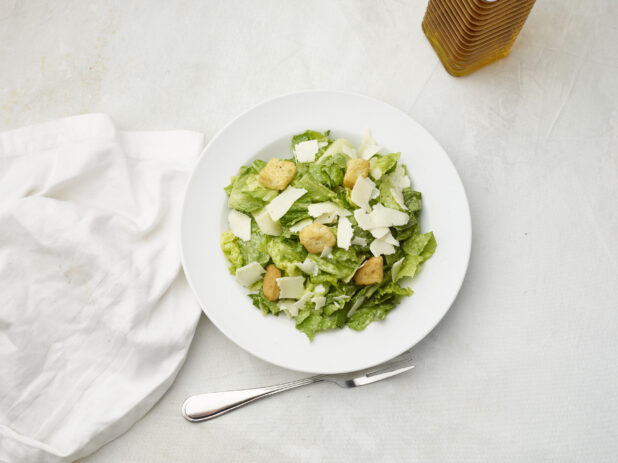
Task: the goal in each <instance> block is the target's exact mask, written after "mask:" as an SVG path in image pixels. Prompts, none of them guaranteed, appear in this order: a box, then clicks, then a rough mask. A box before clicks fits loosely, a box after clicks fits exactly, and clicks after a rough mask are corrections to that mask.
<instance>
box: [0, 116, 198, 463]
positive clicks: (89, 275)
mask: <svg viewBox="0 0 618 463" xmlns="http://www.w3.org/2000/svg"><path fill="white" fill-rule="evenodd" d="M203 142H204V140H203V136H202V135H201V134H198V133H194V132H186V131H171V132H156V133H155V132H119V131H117V130H116V129H115V127H114V124H113V123H112V121H111V120H110V119H109V117H107V116H105V115H100V114H92V115H83V116H77V117H72V118H67V119H61V120H58V121H54V122H50V123H46V124H43V125H38V126H34V127H28V128H23V129H18V130H14V131H10V132H6V133H2V134H0V461H8V462H15V461H17V462H20V461H24V462H34V461H36V462H57V461H72V460H75V459H77V458H79V457H82V456H84V455H87V454H88V453H91V452H93V451H95V450H96V449H97V448H99V447H100V446H102V445H103V444H105V443H106V442H108V441H110V440H112V439H114V438H115V437H117V436H118V435H120V434H121V433H123V432H124V431H126V430H127V429H128V428H129V427H130V426H131V425H132V424H133V423H134V422H135V421H137V420H138V419H139V418H140V417H142V416H143V415H144V414H145V413H146V412H147V411H148V410H149V409H150V408H151V407H152V406H153V405H154V403H155V402H156V401H157V400H158V399H159V398H160V397H161V396H162V395H163V393H164V392H165V391H166V389H167V388H168V387H169V386H170V384H171V383H172V381H173V380H174V377H175V376H176V373H177V372H178V370H179V368H180V367H181V365H182V362H183V361H184V358H185V356H186V354H187V350H188V348H189V344H190V343H191V339H192V337H193V334H194V332H195V327H196V325H197V321H198V319H199V316H200V313H201V312H200V309H199V307H198V305H197V303H196V302H195V299H194V298H193V296H192V294H191V292H190V290H189V288H188V286H187V284H186V282H185V280H184V277H183V275H182V271H181V266H180V257H179V256H180V252H179V238H178V232H179V230H178V227H179V217H180V207H181V201H182V192H183V189H184V186H185V183H186V182H187V180H188V175H189V172H190V169H191V166H192V165H193V163H194V161H195V159H196V157H197V155H198V153H199V152H200V151H201V149H202V146H203Z"/></svg>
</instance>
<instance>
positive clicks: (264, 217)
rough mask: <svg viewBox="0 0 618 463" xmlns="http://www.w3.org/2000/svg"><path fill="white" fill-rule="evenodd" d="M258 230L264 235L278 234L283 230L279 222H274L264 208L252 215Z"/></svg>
mask: <svg viewBox="0 0 618 463" xmlns="http://www.w3.org/2000/svg"><path fill="white" fill-rule="evenodd" d="M253 218H255V222H256V223H257V225H258V227H259V228H260V231H261V232H262V233H264V234H265V235H271V236H279V235H281V233H282V232H283V229H282V228H281V224H280V223H279V222H275V221H274V220H273V219H272V218H271V217H270V214H269V213H268V211H267V210H266V209H262V210H261V211H260V212H258V213H257V214H254V215H253Z"/></svg>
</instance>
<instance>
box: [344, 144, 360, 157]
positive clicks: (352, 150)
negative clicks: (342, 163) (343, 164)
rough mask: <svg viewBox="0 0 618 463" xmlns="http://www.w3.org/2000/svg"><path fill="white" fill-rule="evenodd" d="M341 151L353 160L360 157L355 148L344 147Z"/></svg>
mask: <svg viewBox="0 0 618 463" xmlns="http://www.w3.org/2000/svg"><path fill="white" fill-rule="evenodd" d="M341 151H342V152H343V154H345V155H346V156H350V157H351V158H355V157H357V156H358V151H356V149H355V148H353V147H351V146H348V145H343V146H342V147H341Z"/></svg>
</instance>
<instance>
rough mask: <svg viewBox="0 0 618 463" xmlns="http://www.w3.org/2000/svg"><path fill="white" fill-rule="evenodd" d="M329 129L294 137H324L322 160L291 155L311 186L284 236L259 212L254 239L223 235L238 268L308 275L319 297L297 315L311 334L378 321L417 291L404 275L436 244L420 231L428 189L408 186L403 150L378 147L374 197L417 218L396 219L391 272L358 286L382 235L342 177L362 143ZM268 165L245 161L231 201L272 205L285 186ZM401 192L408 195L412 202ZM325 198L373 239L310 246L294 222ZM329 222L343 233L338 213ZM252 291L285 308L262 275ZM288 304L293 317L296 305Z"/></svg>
mask: <svg viewBox="0 0 618 463" xmlns="http://www.w3.org/2000/svg"><path fill="white" fill-rule="evenodd" d="M329 135H330V133H329V132H328V131H327V132H324V133H320V132H316V131H312V130H307V131H305V132H303V133H301V134H298V135H295V136H294V137H293V138H292V143H291V147H292V151H293V150H294V147H295V146H296V144H298V143H300V142H303V141H308V140H316V141H317V142H318V144H319V150H318V153H317V154H316V160H315V161H314V162H306V163H297V162H296V160H295V159H294V157H293V156H292V159H290V161H291V162H293V163H294V164H295V165H296V169H297V171H296V176H295V178H294V180H293V181H292V183H291V186H293V187H295V188H303V189H305V190H306V193H305V194H304V195H303V196H302V197H300V198H299V199H298V200H296V201H295V202H294V203H293V204H292V205H291V207H290V208H289V209H288V210H287V211H286V213H285V214H284V215H283V216H282V217H281V218H280V219H279V223H280V224H281V227H282V230H283V232H282V234H281V235H280V236H270V235H264V234H263V233H262V232H261V230H260V229H259V227H258V226H257V223H256V222H255V220H253V219H252V221H251V239H250V240H249V241H243V240H241V239H239V238H237V237H236V236H234V235H233V234H232V232H230V231H227V232H224V233H223V234H222V235H221V249H222V250H223V253H224V255H225V257H226V259H227V260H228V262H229V269H230V272H231V273H232V274H234V273H235V272H236V270H237V269H238V268H240V267H242V266H244V265H247V264H249V263H251V262H258V263H259V264H260V265H262V266H263V267H266V266H267V265H268V264H269V263H271V262H272V263H273V264H274V265H275V266H276V267H277V268H278V269H279V270H281V272H282V274H283V275H284V276H303V277H304V279H305V280H304V281H305V283H304V290H305V295H306V296H307V295H310V296H311V297H309V298H306V303H305V305H304V307H301V308H300V310H299V311H298V314H297V315H296V316H294V317H293V318H294V319H295V324H296V328H297V329H298V330H299V331H302V332H303V333H305V334H306V335H307V337H308V338H309V339H310V340H312V339H313V338H314V336H315V335H316V334H317V333H319V332H321V331H326V330H331V329H338V328H343V327H344V326H346V325H347V326H348V327H349V328H351V329H354V330H357V331H360V330H363V329H365V328H366V327H367V326H368V325H369V324H370V323H372V322H374V321H379V320H384V318H385V317H386V316H387V314H388V313H389V312H390V311H391V310H392V309H393V308H394V307H395V306H396V305H397V304H398V303H399V301H400V299H401V298H402V297H406V296H410V295H411V294H412V293H413V291H412V289H410V288H407V287H404V286H401V284H400V281H399V280H401V279H402V278H405V277H414V276H415V275H416V274H417V273H418V272H419V269H420V267H421V265H422V264H423V262H425V261H426V260H427V259H429V258H430V257H431V256H432V254H433V253H434V251H435V249H436V240H435V238H434V236H433V233H431V232H430V233H425V234H421V233H420V224H419V218H420V211H421V205H422V195H421V193H419V192H417V191H414V190H412V189H411V188H409V187H406V188H403V189H402V186H405V185H406V184H407V181H404V179H403V177H402V175H403V174H405V175H407V170H406V168H405V166H404V165H401V164H399V167H397V166H398V161H399V158H400V154H399V153H390V154H387V155H379V154H377V155H375V156H373V157H372V158H371V160H370V176H371V178H372V179H373V180H374V181H375V183H376V186H377V188H378V191H379V195H378V196H377V197H375V198H372V199H371V201H370V205H371V206H372V207H373V206H375V205H376V204H378V203H381V204H382V205H383V206H385V207H388V208H392V209H395V210H398V211H401V212H404V213H406V214H407V215H408V216H409V221H408V223H406V224H405V225H401V226H395V227H390V231H391V233H392V235H393V237H394V238H395V239H396V240H397V241H398V242H399V246H396V247H395V252H394V253H392V254H389V255H386V256H383V258H384V266H383V274H384V277H383V280H382V281H381V282H380V283H376V284H371V285H366V286H356V284H355V283H354V280H353V276H354V274H355V273H356V271H357V269H358V268H359V266H360V265H361V264H362V263H363V262H364V261H365V260H366V259H368V258H369V257H371V255H372V254H371V252H370V246H369V245H370V243H371V242H372V241H373V239H374V238H373V236H372V235H371V233H370V232H369V231H367V230H363V229H361V228H360V227H359V226H358V224H357V222H356V219H355V217H354V214H353V212H354V210H355V209H356V206H355V205H354V204H353V202H352V201H351V198H350V194H351V190H350V189H349V188H345V187H344V186H343V185H342V183H343V177H344V175H345V170H346V164H347V161H348V159H349V158H350V156H352V157H354V156H355V155H356V153H358V152H359V150H356V149H355V147H354V145H353V144H352V143H351V142H350V141H348V140H346V139H343V138H339V139H336V140H335V141H333V140H331V139H330V138H329ZM369 142H373V140H372V139H370V138H366V140H365V143H369ZM265 165H266V162H265V161H264V160H261V159H258V160H256V161H254V162H253V163H252V164H251V166H243V167H241V168H240V170H239V172H238V175H236V176H234V177H232V179H231V183H230V184H229V185H228V186H227V187H225V192H226V194H227V196H228V206H229V207H230V208H232V209H236V210H239V211H241V212H244V213H246V214H251V213H254V212H257V211H259V210H261V209H262V208H264V207H265V206H266V205H267V204H268V203H269V202H270V201H272V199H274V198H275V197H276V196H277V195H278V194H279V193H280V192H279V191H275V190H271V189H269V188H266V187H264V186H262V185H261V184H260V183H259V181H258V175H259V172H260V170H262V169H263V168H264V166H265ZM393 191H395V195H393ZM398 200H399V201H401V200H403V204H404V205H405V207H403V206H402V205H400V203H399V202H398ZM325 201H330V202H333V203H335V204H337V205H338V206H339V207H341V208H344V209H347V210H348V211H349V212H351V213H352V214H350V215H348V216H347V219H348V220H349V221H350V223H351V225H352V230H353V236H354V238H355V239H359V238H361V239H364V240H365V241H366V245H362V244H358V243H357V244H352V245H350V246H349V248H348V249H347V250H346V249H342V248H339V247H336V246H335V248H334V249H333V250H332V251H331V253H330V254H329V255H327V256H325V257H321V255H318V254H308V253H307V250H306V249H305V247H304V246H303V245H302V244H301V243H300V241H299V236H298V235H299V230H297V229H295V231H292V230H291V229H293V228H294V225H296V224H298V223H299V222H301V221H303V220H306V219H311V220H314V218H312V217H310V216H309V212H308V207H309V205H310V204H314V203H320V202H325ZM337 220H339V219H337ZM327 226H328V227H329V228H330V230H331V231H332V232H333V233H334V234H335V235H337V222H336V221H335V222H333V223H332V224H330V225H327ZM305 260H308V261H310V262H312V263H314V264H315V265H316V266H317V270H318V272H317V274H315V275H309V274H307V273H304V272H302V271H301V270H300V269H299V268H298V267H297V265H296V264H297V263H300V262H304V261H305ZM399 261H401V262H400V264H399V265H400V266H399V267H398V268H399V270H398V271H397V274H396V275H393V272H392V269H393V266H394V264H395V262H399ZM249 291H251V292H252V294H250V295H249V297H250V298H251V300H252V301H253V305H254V306H255V307H257V308H259V309H260V310H261V311H262V313H264V314H265V315H268V314H273V315H279V314H280V312H282V310H281V307H280V306H279V303H278V301H274V302H273V301H270V300H269V299H267V298H266V297H265V296H264V293H263V289H262V280H258V281H256V282H255V283H254V284H253V285H251V286H250V288H249ZM315 296H323V297H324V298H325V299H324V301H323V302H324V304H323V305H321V306H320V307H319V308H318V305H316V304H315V303H314V302H313V301H312V300H311V299H312V297H315ZM284 312H285V313H286V314H287V316H288V317H292V315H291V314H290V313H289V312H288V311H284Z"/></svg>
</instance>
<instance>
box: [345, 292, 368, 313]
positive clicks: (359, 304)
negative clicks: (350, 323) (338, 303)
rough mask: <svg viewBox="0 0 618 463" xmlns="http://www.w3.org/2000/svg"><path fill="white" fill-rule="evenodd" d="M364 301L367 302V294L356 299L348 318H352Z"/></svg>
mask: <svg viewBox="0 0 618 463" xmlns="http://www.w3.org/2000/svg"><path fill="white" fill-rule="evenodd" d="M363 302H365V296H360V297H359V298H358V299H356V301H355V302H354V304H352V308H351V309H350V311H349V312H348V318H350V317H351V316H352V315H353V314H354V312H356V311H357V310H358V308H359V307H360V306H361V305H363Z"/></svg>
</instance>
